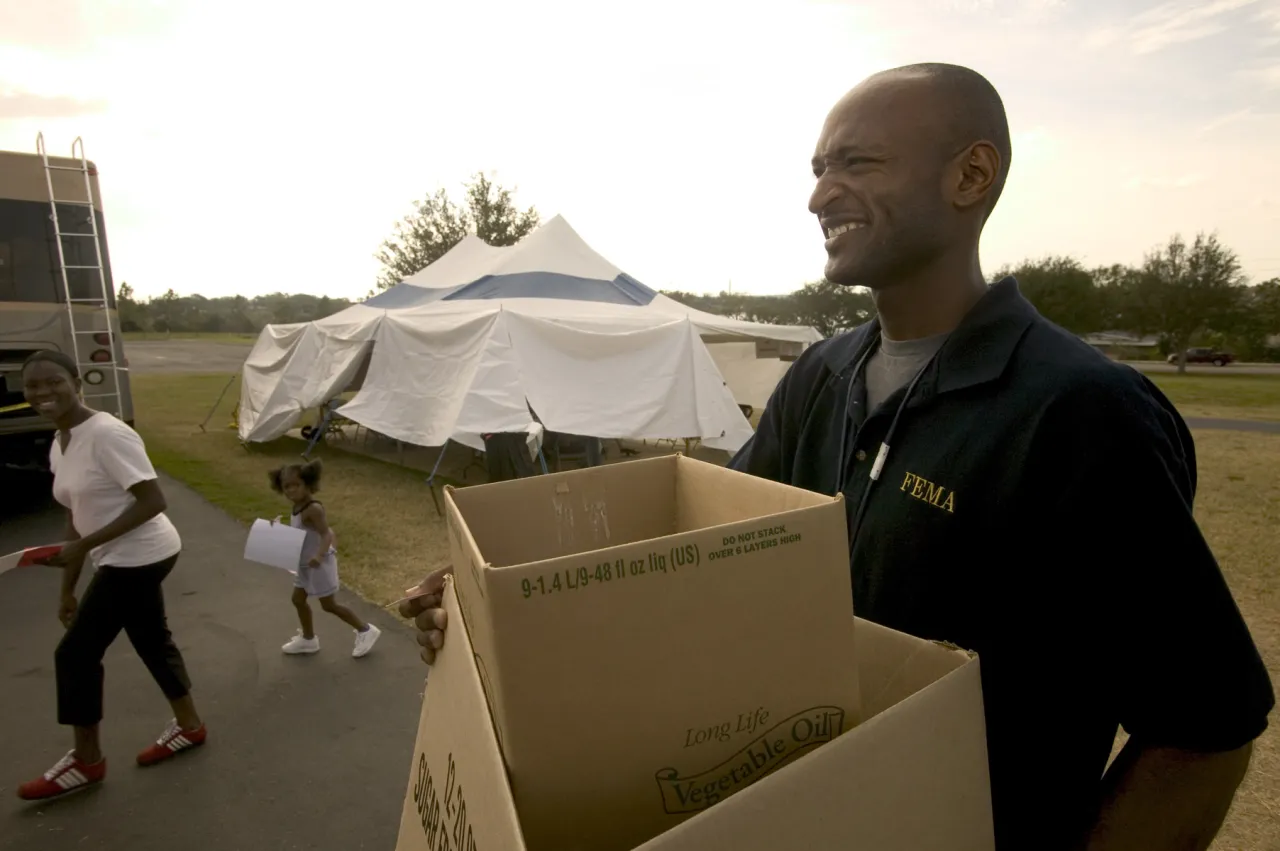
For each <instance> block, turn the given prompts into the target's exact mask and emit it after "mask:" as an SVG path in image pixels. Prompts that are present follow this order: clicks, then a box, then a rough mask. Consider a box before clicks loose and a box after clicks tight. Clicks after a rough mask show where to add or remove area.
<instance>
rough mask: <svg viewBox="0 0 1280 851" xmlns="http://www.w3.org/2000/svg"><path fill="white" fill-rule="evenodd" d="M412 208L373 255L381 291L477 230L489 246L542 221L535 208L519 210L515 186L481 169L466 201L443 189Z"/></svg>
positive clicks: (514, 237) (524, 232)
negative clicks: (379, 268) (456, 199)
mask: <svg viewBox="0 0 1280 851" xmlns="http://www.w3.org/2000/svg"><path fill="white" fill-rule="evenodd" d="M413 207H414V211H413V212H412V213H411V214H409V215H407V216H405V217H404V218H403V219H401V220H400V221H399V222H396V225H395V231H394V233H393V234H392V236H391V237H390V238H389V239H387V240H386V241H385V242H383V243H382V247H381V248H380V249H379V251H378V253H377V254H375V255H374V257H375V258H377V260H378V262H379V263H381V264H382V271H381V272H380V273H379V274H378V281H377V286H378V289H380V290H385V289H387V288H388V287H393V286H395V285H396V284H398V283H400V282H401V281H403V280H404V279H405V278H407V277H409V276H410V275H412V274H414V273H416V272H419V271H421V270H422V269H425V268H426V267H427V266H429V265H431V264H432V263H434V262H435V261H437V260H439V259H440V258H441V257H443V256H444V255H445V254H446V253H447V252H448V251H449V249H451V248H453V247H454V246H455V245H457V244H458V243H459V242H461V241H462V239H463V238H464V237H465V236H467V234H475V235H476V236H478V237H480V239H482V240H484V241H485V242H486V243H488V244H489V245H494V246H506V245H515V244H516V243H517V242H519V241H520V240H521V239H523V238H524V237H525V236H527V235H528V234H529V233H530V232H531V231H532V230H533V229H534V228H536V227H537V226H538V225H539V224H540V222H541V220H540V218H539V215H538V211H537V210H536V209H535V208H533V207H530V208H529V209H527V210H520V209H518V208H517V207H516V205H515V201H514V199H513V198H512V192H511V190H509V189H505V188H503V187H501V186H499V185H498V184H496V183H494V182H493V181H492V180H490V179H489V178H488V177H487V176H485V175H484V174H482V173H480V174H476V175H474V176H473V177H472V179H471V181H470V182H469V183H467V184H466V201H465V204H464V205H463V206H459V205H458V204H455V203H454V202H453V201H452V200H450V198H449V195H448V193H447V192H445V190H444V189H437V190H436V192H435V193H434V194H432V195H428V196H427V197H426V198H425V199H423V200H421V201H415V202H413Z"/></svg>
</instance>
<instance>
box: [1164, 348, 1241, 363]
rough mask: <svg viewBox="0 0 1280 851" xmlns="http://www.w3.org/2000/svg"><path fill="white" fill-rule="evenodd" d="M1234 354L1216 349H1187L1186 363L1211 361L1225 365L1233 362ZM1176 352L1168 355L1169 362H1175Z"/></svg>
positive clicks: (1176, 358) (1176, 359) (1176, 360)
mask: <svg viewBox="0 0 1280 851" xmlns="http://www.w3.org/2000/svg"><path fill="white" fill-rule="evenodd" d="M1235 359H1236V356H1235V355H1233V354H1231V352H1220V351H1218V350H1217V349H1207V348H1199V349H1187V363H1211V364H1213V365H1214V366H1226V365H1227V364H1229V363H1233V362H1234V361H1235ZM1177 362H1178V354H1177V353H1176V352H1175V353H1173V354H1171V355H1169V363H1175V364H1176V363H1177Z"/></svg>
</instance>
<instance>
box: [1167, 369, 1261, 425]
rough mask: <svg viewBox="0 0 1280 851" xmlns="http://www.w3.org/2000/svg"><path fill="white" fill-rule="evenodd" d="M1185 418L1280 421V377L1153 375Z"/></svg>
mask: <svg viewBox="0 0 1280 851" xmlns="http://www.w3.org/2000/svg"><path fill="white" fill-rule="evenodd" d="M1147 377H1148V378H1150V379H1151V380H1152V381H1154V382H1155V384H1156V386H1158V387H1159V388H1160V389H1161V390H1162V391H1164V393H1165V395H1166V396H1168V397H1169V399H1170V401H1172V402H1173V404H1174V405H1176V406H1177V407H1178V410H1179V411H1181V412H1182V415H1183V416H1184V417H1220V418H1223V419H1238V420H1274V421H1280V375H1230V374H1228V375H1177V374H1175V373H1149V374H1148V375H1147Z"/></svg>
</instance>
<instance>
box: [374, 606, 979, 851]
mask: <svg viewBox="0 0 1280 851" xmlns="http://www.w3.org/2000/svg"><path fill="white" fill-rule="evenodd" d="M444 607H445V610H446V611H447V612H448V613H449V618H450V623H451V624H452V626H451V627H450V630H449V635H448V639H447V640H446V642H445V646H444V648H443V649H442V650H441V651H440V653H439V655H438V656H437V659H436V664H435V666H434V667H433V668H432V669H431V674H430V682H429V684H428V687H427V690H426V694H425V696H424V699H423V702H422V716H421V720H420V721H419V725H418V738H417V742H416V743H415V745H414V755H413V761H412V766H411V769H410V775H409V787H408V791H407V794H406V795H405V800H404V809H403V813H402V816H401V821H400V833H399V838H398V841H397V842H396V851H526V849H527V848H528V846H527V845H526V843H525V838H524V834H523V831H522V829H521V824H520V819H519V817H518V816H517V814H516V808H515V800H514V797H513V795H512V791H511V788H510V786H509V785H508V781H507V776H506V772H505V770H504V767H503V759H502V753H501V751H500V750H499V747H498V741H497V737H496V735H495V728H494V724H493V720H492V717H491V716H490V714H489V712H488V709H487V706H486V701H485V694H484V689H483V687H482V685H481V681H480V674H479V671H478V669H477V667H476V665H475V661H474V649H473V647H472V645H471V641H470V638H469V636H468V634H467V630H466V629H464V628H461V626H460V620H461V618H460V617H459V615H460V611H459V605H458V600H457V597H456V595H455V594H454V585H453V583H452V582H450V583H449V584H447V585H446V588H445V600H444ZM856 633H857V637H856V641H857V648H858V652H857V656H858V672H857V673H858V680H859V681H860V683H861V690H862V707H863V711H864V713H865V714H866V716H867V719H868V720H866V721H864V722H863V723H862V724H860V725H859V726H858V727H856V728H854V729H853V730H850V731H849V732H847V733H845V734H844V735H842V736H840V737H839V738H837V739H836V740H835V741H834V742H832V743H830V744H828V745H825V746H823V747H821V748H818V749H816V750H814V751H812V752H811V753H809V754H807V755H806V756H804V757H802V758H801V759H799V760H796V761H794V762H792V763H791V764H789V765H787V766H786V767H784V768H782V769H781V770H779V771H777V772H774V773H773V774H770V775H769V776H767V777H765V778H763V779H762V780H760V781H759V782H758V783H755V784H753V785H752V786H750V787H748V788H746V789H744V790H743V791H741V792H740V793H738V794H736V795H733V796H732V797H730V798H727V799H726V800H724V801H722V802H720V803H718V804H716V805H715V806H713V807H711V808H709V809H706V810H704V811H702V812H701V813H699V814H698V815H696V816H694V817H693V818H691V819H689V820H688V821H685V822H684V823H682V824H680V825H678V826H676V827H675V828H673V829H671V830H669V831H668V832H666V833H664V834H662V835H660V836H658V837H656V838H654V839H652V840H651V841H649V842H646V843H644V844H642V845H640V846H639V851H716V849H733V851H778V849H805V851H826V849H832V851H836V849H841V850H842V849H850V848H860V849H874V851H992V849H994V848H995V836H994V831H993V828H992V821H991V799H990V792H989V781H988V774H987V753H986V735H985V727H984V723H983V707H982V685H981V679H980V676H979V668H978V664H979V663H978V660H977V659H976V658H974V657H972V656H971V655H969V654H966V653H964V652H961V651H958V650H954V649H951V648H948V647H943V646H940V645H937V644H934V643H932V642H927V641H922V640H920V639H918V638H913V637H911V636H909V635H904V634H903V633H899V632H894V631H893V630H889V629H885V628H883V627H879V626H876V625H875V624H872V623H869V622H867V621H863V620H857V621H856ZM585 815H586V814H585V813H584V812H583V809H582V808H580V807H569V808H568V809H566V810H565V811H564V812H563V813H562V814H561V816H562V818H563V819H564V820H565V821H566V822H567V823H569V824H574V823H576V822H577V821H578V820H579V819H581V818H583V817H584V816H585ZM606 815H607V814H606Z"/></svg>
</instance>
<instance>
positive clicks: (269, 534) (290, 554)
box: [244, 520, 307, 574]
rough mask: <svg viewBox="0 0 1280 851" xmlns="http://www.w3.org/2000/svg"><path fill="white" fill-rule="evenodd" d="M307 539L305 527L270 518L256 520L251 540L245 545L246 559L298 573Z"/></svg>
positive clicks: (251, 532)
mask: <svg viewBox="0 0 1280 851" xmlns="http://www.w3.org/2000/svg"><path fill="white" fill-rule="evenodd" d="M306 539H307V533H306V531H305V530H303V529H295V528H293V527H292V526H286V525H285V524H283V523H272V522H271V521H270V520H255V521H253V526H252V527H251V528H250V529H249V540H248V541H246V542H245V545H244V557H245V560H246V561H252V562H257V563H258V564H265V565H267V566H268V567H278V568H280V569H281V570H287V571H288V572H289V573H294V574H296V573H297V572H298V565H299V563H300V562H301V561H302V545H303V543H304V542H305V541H306Z"/></svg>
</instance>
